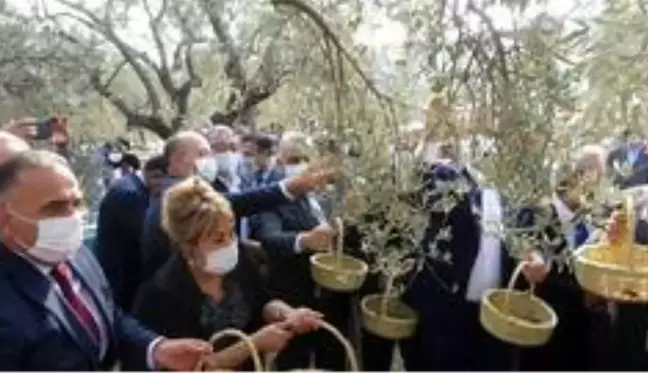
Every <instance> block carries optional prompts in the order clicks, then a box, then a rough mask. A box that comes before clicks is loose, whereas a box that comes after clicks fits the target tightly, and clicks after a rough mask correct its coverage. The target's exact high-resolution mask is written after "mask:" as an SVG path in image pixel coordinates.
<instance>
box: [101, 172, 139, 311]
mask: <svg viewBox="0 0 648 373" xmlns="http://www.w3.org/2000/svg"><path fill="white" fill-rule="evenodd" d="M148 203H149V192H148V189H147V188H146V186H145V185H144V182H143V181H142V180H141V179H140V178H139V177H138V176H137V175H134V174H129V175H126V176H124V177H123V178H121V179H120V180H119V181H117V183H116V184H115V185H114V186H113V187H112V188H110V190H109V191H108V193H107V194H106V195H105V196H104V198H103V200H102V201H101V204H100V206H99V219H98V222H97V238H96V241H95V242H96V243H95V253H96V255H97V259H98V261H99V264H101V267H102V268H103V271H104V273H105V275H106V278H107V279H108V282H109V283H110V287H111V288H112V290H113V294H114V296H115V301H116V302H117V304H118V305H119V306H120V307H121V308H122V309H124V310H130V309H131V306H132V304H133V299H134V298H135V292H136V290H137V288H138V286H139V285H140V282H141V278H140V276H139V273H140V266H141V264H140V260H141V256H142V254H141V245H140V232H141V230H142V222H143V221H144V214H145V213H146V208H147V207H148Z"/></svg>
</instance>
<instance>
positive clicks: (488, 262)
mask: <svg viewBox="0 0 648 373" xmlns="http://www.w3.org/2000/svg"><path fill="white" fill-rule="evenodd" d="M481 202H482V217H481V223H482V224H481V225H482V233H481V238H480V240H479V252H478V254H477V258H476V259H475V263H474V264H473V267H472V270H471V272H470V279H469V280H468V286H467V289H466V300H468V301H471V302H479V301H481V298H482V296H483V295H484V292H485V291H486V290H488V289H492V288H495V287H497V286H499V284H500V281H501V278H500V277H501V267H502V264H501V259H500V258H501V252H502V241H501V238H500V237H499V236H498V232H493V231H491V229H492V228H490V229H486V230H484V228H483V227H484V226H489V227H493V228H495V229H499V227H501V224H502V203H501V200H500V195H499V193H498V192H497V191H496V190H495V189H490V188H485V189H483V190H482V195H481Z"/></svg>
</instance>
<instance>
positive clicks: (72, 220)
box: [12, 212, 83, 264]
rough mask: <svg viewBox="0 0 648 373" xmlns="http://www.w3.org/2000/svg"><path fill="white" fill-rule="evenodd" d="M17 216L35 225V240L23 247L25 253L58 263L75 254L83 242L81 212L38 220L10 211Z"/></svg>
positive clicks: (49, 262)
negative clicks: (32, 243) (25, 250)
mask: <svg viewBox="0 0 648 373" xmlns="http://www.w3.org/2000/svg"><path fill="white" fill-rule="evenodd" d="M12 214H13V215H15V216H17V217H18V218H20V219H22V220H24V221H26V222H29V223H32V224H34V225H36V229H37V234H36V242H35V243H34V245H33V246H32V247H25V248H26V249H27V254H28V255H30V256H32V257H34V258H36V259H38V260H40V261H41V262H44V263H48V264H58V263H60V262H62V261H64V260H66V259H68V258H70V257H72V256H73V255H74V254H76V253H77V252H78V251H79V249H80V248H81V244H82V243H83V214H82V213H81V212H75V213H74V214H72V215H70V216H62V217H56V218H46V219H41V220H39V221H33V220H31V219H27V218H25V217H24V216H21V215H19V214H16V213H15V212H12Z"/></svg>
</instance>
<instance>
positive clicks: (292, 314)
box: [134, 177, 321, 370]
mask: <svg viewBox="0 0 648 373" xmlns="http://www.w3.org/2000/svg"><path fill="white" fill-rule="evenodd" d="M162 225H163V228H164V230H165V231H166V232H167V234H168V235H169V237H170V238H171V240H172V241H173V242H174V246H175V248H177V252H175V253H174V255H173V257H172V258H171V259H170V260H169V261H168V262H167V263H166V264H165V265H164V266H163V267H162V268H160V270H159V271H158V272H157V273H156V274H155V275H154V276H153V278H151V279H150V280H149V281H148V282H147V283H145V284H144V285H143V286H142V288H141V289H140V291H139V294H138V297H137V300H136V302H135V307H134V308H135V315H136V316H137V317H138V319H139V320H140V321H141V322H142V323H143V324H145V325H147V326H148V327H149V328H151V329H152V330H155V331H156V332H159V333H162V334H163V335H167V336H169V337H174V336H182V337H194V338H203V339H207V338H209V337H210V336H211V335H212V334H213V333H215V332H218V331H221V330H223V329H226V328H236V329H240V330H242V331H244V332H246V333H248V334H252V333H253V334H252V340H253V342H254V343H255V345H256V347H257V348H258V349H259V350H260V351H261V352H278V351H280V350H281V349H283V347H285V345H286V344H287V342H288V341H289V339H290V338H291V337H292V336H293V335H294V334H301V333H307V332H310V331H313V330H315V329H317V328H318V327H319V318H320V317H321V315H320V314H318V313H316V312H315V311H312V310H310V309H306V308H298V309H295V308H292V307H290V306H289V305H287V304H286V303H284V302H283V301H280V300H277V299H272V298H271V297H270V295H269V294H268V293H267V292H266V291H265V283H264V279H263V275H262V271H261V270H260V262H259V260H255V258H254V252H253V251H252V250H253V249H251V248H247V247H245V246H243V245H239V243H238V240H237V237H236V234H235V231H234V225H235V216H234V214H233V212H232V209H231V207H230V204H229V202H228V201H227V199H225V198H224V197H223V196H222V195H220V194H219V193H217V192H215V191H214V190H213V189H212V188H211V186H210V185H209V184H207V183H206V182H205V181H203V180H201V179H200V178H197V177H193V178H189V179H187V180H184V181H182V182H180V183H178V184H177V185H175V186H173V187H172V188H171V189H169V190H168V192H167V193H166V194H165V196H164V199H163V202H162ZM266 323H269V325H267V326H264V325H265V324H266ZM216 347H217V348H216V349H215V351H217V352H215V353H214V355H212V356H211V357H210V358H209V368H210V369H235V368H238V367H241V365H242V364H243V363H245V362H246V360H247V359H248V357H249V351H248V349H247V347H246V346H245V345H244V344H242V343H237V344H233V343H230V344H229V346H227V348H222V347H224V346H216ZM218 347H221V348H220V350H219V348H218ZM248 370H249V369H248Z"/></svg>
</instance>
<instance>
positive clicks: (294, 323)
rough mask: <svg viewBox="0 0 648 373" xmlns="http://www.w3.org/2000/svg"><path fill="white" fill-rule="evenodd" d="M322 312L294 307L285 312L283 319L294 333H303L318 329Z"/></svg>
mask: <svg viewBox="0 0 648 373" xmlns="http://www.w3.org/2000/svg"><path fill="white" fill-rule="evenodd" d="M322 317H324V315H323V314H321V313H319V312H317V311H314V310H312V309H310V308H305V307H301V308H295V309H293V310H291V311H289V312H288V313H287V314H286V317H285V321H286V323H287V324H288V325H289V327H290V330H291V331H293V332H294V333H296V334H305V333H310V332H313V331H315V330H317V329H319V327H320V325H321V322H320V320H321V319H322Z"/></svg>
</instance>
